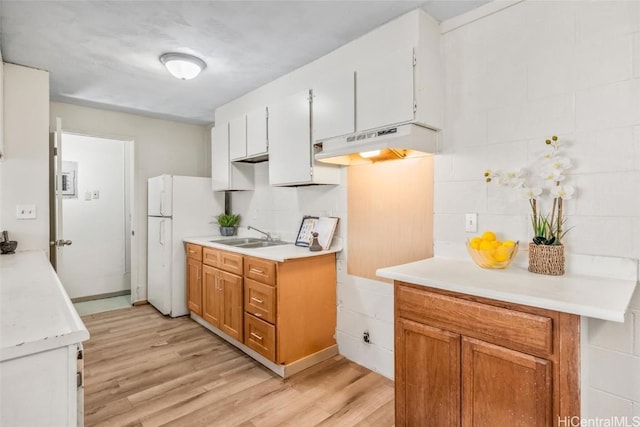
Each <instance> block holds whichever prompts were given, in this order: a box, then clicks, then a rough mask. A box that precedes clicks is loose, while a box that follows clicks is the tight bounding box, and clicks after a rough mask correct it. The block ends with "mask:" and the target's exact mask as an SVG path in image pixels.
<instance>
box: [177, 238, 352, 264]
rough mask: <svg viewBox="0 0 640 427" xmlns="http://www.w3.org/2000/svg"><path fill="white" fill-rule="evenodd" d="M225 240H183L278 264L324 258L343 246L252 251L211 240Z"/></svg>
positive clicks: (291, 247) (269, 248) (287, 246)
mask: <svg viewBox="0 0 640 427" xmlns="http://www.w3.org/2000/svg"><path fill="white" fill-rule="evenodd" d="M236 237H237V236H233V237H230V239H233V238H236ZM222 239H223V238H222V237H220V236H209V237H185V238H183V239H182V240H183V242H186V243H193V244H195V245H200V246H205V247H209V248H214V249H220V250H223V251H227V252H235V253H238V254H242V255H247V256H252V257H256V258H262V259H268V260H270V261H276V262H285V261H287V260H291V259H299V258H309V257H314V256H322V255H329V254H335V253H337V252H340V251H342V246H341V245H338V244H335V243H333V244H332V245H331V248H330V249H328V250H325V251H317V252H312V251H310V250H308V249H307V248H304V247H300V246H295V245H294V244H293V243H290V244H287V245H279V246H271V247H267V248H252V249H244V248H239V247H234V246H230V245H224V244H221V243H215V242H212V241H211V240H222Z"/></svg>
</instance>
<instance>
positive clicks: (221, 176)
mask: <svg viewBox="0 0 640 427" xmlns="http://www.w3.org/2000/svg"><path fill="white" fill-rule="evenodd" d="M229 173H230V172H229V125H228V124H227V123H221V124H219V125H216V126H215V127H213V128H211V184H212V188H213V191H219V190H226V189H228V188H229V184H230V179H229Z"/></svg>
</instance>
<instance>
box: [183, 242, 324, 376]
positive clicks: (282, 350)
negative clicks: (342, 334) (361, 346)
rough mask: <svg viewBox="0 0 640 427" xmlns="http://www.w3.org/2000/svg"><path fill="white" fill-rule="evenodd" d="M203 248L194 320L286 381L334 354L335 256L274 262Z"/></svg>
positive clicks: (195, 290)
mask: <svg viewBox="0 0 640 427" xmlns="http://www.w3.org/2000/svg"><path fill="white" fill-rule="evenodd" d="M201 249H202V251H201V254H202V255H201V259H202V263H201V264H200V268H201V275H200V277H201V283H202V284H201V289H202V290H201V308H202V309H201V313H199V312H197V311H195V310H194V309H193V308H192V310H191V311H192V312H193V313H194V314H197V315H198V316H200V317H201V319H196V320H197V321H198V322H200V323H201V324H203V325H205V322H206V325H205V326H206V327H208V326H209V325H211V326H212V327H214V328H216V330H213V329H211V330H212V331H214V332H216V333H218V331H217V330H219V331H221V332H223V333H224V334H223V335H221V336H222V337H223V338H225V339H227V341H229V342H231V343H236V342H237V343H236V345H237V346H238V347H240V348H241V349H243V350H244V351H245V352H247V353H248V354H251V355H252V356H253V357H255V358H256V359H258V360H260V359H261V358H260V357H258V356H257V355H256V354H255V353H257V354H258V355H261V356H263V357H264V358H266V359H267V360H268V361H269V362H266V361H265V360H261V361H262V363H263V364H265V365H266V366H267V367H269V368H270V369H272V370H273V371H274V372H276V373H278V374H279V375H281V376H285V377H286V376H288V375H291V374H292V373H295V372H298V371H299V370H301V369H305V368H306V367H309V366H312V365H313V364H315V363H317V362H319V361H321V360H324V359H326V358H328V357H331V356H333V355H334V354H337V346H336V341H335V337H334V335H335V329H336V264H335V254H323V255H318V256H312V257H303V258H296V259H290V260H286V261H284V262H276V261H271V260H267V259H263V258H258V257H251V256H243V255H241V254H238V253H233V252H231V251H223V250H219V249H214V248H210V247H201ZM189 265H190V264H189ZM193 269H194V270H193V271H194V272H195V271H196V266H195V265H194V266H193ZM195 275H196V273H194V276H195ZM190 289H191V290H190V292H192V293H194V294H195V293H197V287H195V286H193V287H192V288H190ZM193 299H194V300H195V296H194V297H193ZM189 307H190V308H191V307H196V305H195V304H194V305H189ZM202 320H204V322H202ZM219 335H220V334H219ZM228 338H231V340H229V339H228ZM238 344H241V345H238ZM253 352H255V353H253Z"/></svg>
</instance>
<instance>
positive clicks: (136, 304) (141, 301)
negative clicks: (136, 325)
mask: <svg viewBox="0 0 640 427" xmlns="http://www.w3.org/2000/svg"><path fill="white" fill-rule="evenodd" d="M147 304H149V301H147V300H146V299H143V300H140V301H134V302H133V303H131V305H133V306H134V307H138V306H140V305H147Z"/></svg>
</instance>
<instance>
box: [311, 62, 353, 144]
mask: <svg viewBox="0 0 640 427" xmlns="http://www.w3.org/2000/svg"><path fill="white" fill-rule="evenodd" d="M312 93H313V104H312V111H313V138H312V139H313V141H319V140H323V139H327V138H331V137H334V136H340V135H346V134H350V133H353V132H354V131H355V127H356V117H355V73H354V72H352V71H351V72H348V71H347V72H343V73H339V74H334V75H330V76H328V77H325V78H324V79H322V80H321V81H319V82H318V83H316V84H314V85H313V91H312Z"/></svg>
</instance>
